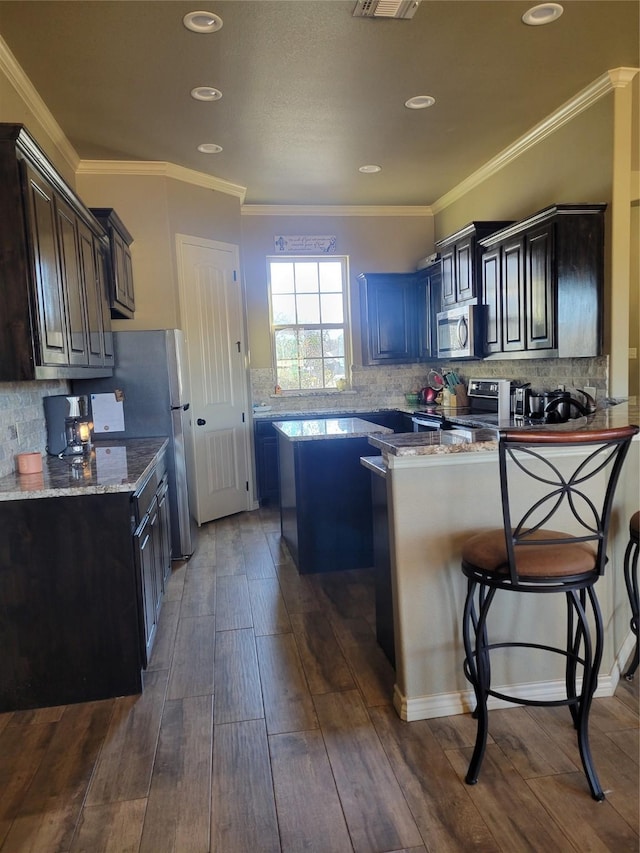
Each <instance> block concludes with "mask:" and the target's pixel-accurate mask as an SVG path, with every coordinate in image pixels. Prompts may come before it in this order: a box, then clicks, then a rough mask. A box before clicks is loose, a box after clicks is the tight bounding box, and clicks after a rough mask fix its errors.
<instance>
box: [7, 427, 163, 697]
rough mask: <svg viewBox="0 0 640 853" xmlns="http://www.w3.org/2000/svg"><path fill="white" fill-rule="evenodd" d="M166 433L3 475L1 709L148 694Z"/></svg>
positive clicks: (158, 595) (159, 578)
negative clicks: (146, 681) (24, 472)
mask: <svg viewBox="0 0 640 853" xmlns="http://www.w3.org/2000/svg"><path fill="white" fill-rule="evenodd" d="M166 446H167V439H165V438H162V437H160V438H148V439H130V440H127V441H124V440H119V441H110V442H108V443H107V442H102V443H100V444H98V445H96V446H95V448H94V450H93V451H92V452H91V454H90V455H78V456H69V457H66V458H58V457H46V458H45V459H44V465H43V469H44V470H43V471H42V472H39V473H35V474H27V475H20V474H10V475H8V476H6V477H3V478H2V479H0V648H1V649H2V657H1V658H0V712H4V711H13V710H22V709H27V708H38V707H44V706H52V705H66V704H69V703H73V702H86V701H91V700H94V699H105V698H109V697H112V696H122V695H128V694H133V693H139V692H140V691H141V690H142V669H143V667H145V666H146V664H147V657H148V654H149V651H150V648H151V644H152V643H153V638H154V636H155V626H156V624H157V616H158V612H159V609H160V605H161V601H162V590H163V586H164V581H165V579H166V577H167V575H168V572H169V571H170V566H171V562H170V558H171V553H170V539H169V521H168V507H167V505H166V485H167V473H166V464H165V461H164V452H165V448H166Z"/></svg>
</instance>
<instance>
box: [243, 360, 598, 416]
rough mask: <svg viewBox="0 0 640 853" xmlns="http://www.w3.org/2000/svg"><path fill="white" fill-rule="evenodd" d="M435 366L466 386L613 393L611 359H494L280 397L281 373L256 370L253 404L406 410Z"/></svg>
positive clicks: (377, 372)
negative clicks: (515, 384) (504, 382)
mask: <svg viewBox="0 0 640 853" xmlns="http://www.w3.org/2000/svg"><path fill="white" fill-rule="evenodd" d="M431 368H434V369H437V370H449V369H451V370H455V371H456V373H458V374H459V375H460V376H461V377H462V379H463V380H464V381H465V383H466V382H468V380H469V379H470V378H477V377H482V378H486V379H493V378H495V379H511V380H516V381H520V382H530V383H531V387H532V388H534V389H536V390H538V391H550V390H553V389H554V388H557V387H558V386H559V385H564V386H565V387H566V389H567V390H569V391H570V390H573V389H575V388H584V386H585V385H588V386H591V387H594V388H596V391H597V397H598V399H599V400H604V398H605V397H606V396H607V395H608V386H607V382H608V380H607V377H608V357H607V356H600V357H598V358H547V359H545V358H539V359H530V360H529V359H526V360H525V359H522V360H521V359H517V360H516V359H514V360H506V359H505V360H503V361H500V360H496V361H493V360H488V361H473V362H470V361H467V362H464V361H456V362H434V363H433V364H429V365H425V364H394V365H387V366H384V367H379V366H377V367H358V366H354V367H352V369H351V386H350V388H349V389H348V390H347V391H310V392H285V393H282V394H275V393H274V389H275V371H274V370H272V369H270V368H268V369H264V368H261V369H255V370H252V371H251V402H252V404H253V405H256V404H259V403H265V404H266V405H268V406H271V407H272V410H273V412H274V413H276V414H277V412H284V411H287V412H304V411H332V410H336V411H344V410H345V409H351V408H353V409H356V410H357V409H360V410H362V411H364V410H366V409H376V408H400V407H405V406H406V401H405V399H404V395H405V394H407V393H410V392H411V391H418V390H420V388H423V387H424V386H425V385H426V381H427V374H428V373H429V370H430V369H431Z"/></svg>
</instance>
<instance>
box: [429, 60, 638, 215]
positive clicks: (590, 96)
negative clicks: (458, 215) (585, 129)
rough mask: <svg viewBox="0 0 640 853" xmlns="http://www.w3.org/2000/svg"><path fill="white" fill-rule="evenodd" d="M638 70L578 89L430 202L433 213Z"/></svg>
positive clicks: (616, 72)
mask: <svg viewBox="0 0 640 853" xmlns="http://www.w3.org/2000/svg"><path fill="white" fill-rule="evenodd" d="M639 70H640V69H638V68H625V67H621V68H614V69H612V70H610V71H606V72H605V73H604V74H602V75H601V76H600V77H598V78H596V79H595V80H594V81H593V83H591V84H590V85H589V86H587V87H586V88H584V89H583V90H582V91H581V92H578V94H577V95H575V96H574V97H573V98H570V99H569V100H568V101H566V102H565V103H564V104H562V106H560V107H558V109H557V110H555V111H554V112H552V113H551V114H550V115H548V116H547V117H546V118H545V119H543V120H542V121H541V122H540V123H539V124H536V125H535V126H534V127H532V128H531V130H529V131H528V132H527V133H525V134H524V136H521V137H520V138H519V139H516V141H515V142H512V143H511V145H509V146H508V147H507V148H505V149H504V150H503V151H501V152H500V153H499V154H497V155H496V156H495V157H493V158H492V159H491V160H489V161H488V162H487V163H485V164H484V166H481V167H480V168H479V169H477V170H476V171H475V172H473V173H472V174H471V175H469V177H468V178H465V179H464V180H463V181H461V182H460V183H459V184H458V185H457V186H456V187H454V188H453V189H452V190H450V191H449V192H447V193H445V194H444V195H443V196H441V197H440V198H439V199H437V200H436V201H435V202H434V203H433V204H432V205H431V207H432V209H433V212H434V213H440V211H442V210H444V209H445V208H446V207H448V206H449V205H450V204H453V203H454V202H456V201H458V200H459V199H461V198H462V197H463V196H465V195H466V194H467V193H468V192H470V191H471V190H472V189H474V188H475V187H477V186H478V185H479V184H481V183H483V181H486V180H487V178H490V177H491V176H492V175H495V174H496V172H499V171H500V169H502V168H504V166H506V165H507V164H508V163H511V162H512V161H513V160H516V159H517V158H518V157H521V156H522V155H523V154H524V153H525V152H526V151H528V150H529V149H531V148H533V147H534V146H535V145H537V144H538V143H539V142H542V140H544V139H546V138H547V137H548V136H550V135H551V134H552V133H555V131H556V130H558V129H559V128H561V127H562V126H563V125H565V124H567V123H568V122H570V121H572V120H573V119H574V118H575V117H576V116H578V115H579V114H580V113H582V112H584V111H585V110H587V109H589V107H591V106H593V104H595V103H596V102H597V101H599V100H600V99H601V98H603V97H605V96H606V95H608V94H610V93H611V92H612V91H613V90H614V89H618V88H622V87H624V86H628V85H629V83H630V82H631V81H632V80H633V78H634V77H635V75H636V74H637V73H638V71H639Z"/></svg>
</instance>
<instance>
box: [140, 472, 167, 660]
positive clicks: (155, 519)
mask: <svg viewBox="0 0 640 853" xmlns="http://www.w3.org/2000/svg"><path fill="white" fill-rule="evenodd" d="M168 488H169V481H168V474H167V469H166V460H165V457H164V456H162V459H161V460H160V461H159V462H158V464H157V466H156V468H155V469H154V470H153V471H152V472H151V473H150V474H149V477H148V478H147V480H146V481H145V482H144V483H143V484H142V485H141V487H140V488H139V489H138V491H137V492H136V493H135V494H134V496H133V505H134V510H135V520H136V524H137V527H136V530H135V532H134V534H133V541H134V554H135V561H136V566H137V570H138V577H139V600H140V623H141V649H140V652H141V656H142V665H143V666H145V667H146V666H147V664H148V662H149V657H150V656H151V650H152V648H153V644H154V641H155V638H156V631H157V627H158V619H159V616H160V608H161V607H162V598H163V596H164V587H165V580H166V578H167V577H168V576H169V574H170V572H171V545H170V543H171V529H170V521H169V508H168V500H167V496H168Z"/></svg>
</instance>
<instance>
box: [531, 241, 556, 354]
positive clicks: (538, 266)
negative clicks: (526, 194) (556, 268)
mask: <svg viewBox="0 0 640 853" xmlns="http://www.w3.org/2000/svg"><path fill="white" fill-rule="evenodd" d="M553 257H554V251H553V226H552V225H550V224H547V225H544V226H542V227H541V228H534V229H532V230H531V231H530V232H529V233H528V234H527V243H526V256H525V265H526V269H525V280H526V283H527V284H526V303H525V320H526V330H527V333H526V343H527V349H530V350H534V349H552V348H553V347H554V346H555V332H554V320H555V305H554V287H553V273H552V264H553Z"/></svg>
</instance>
